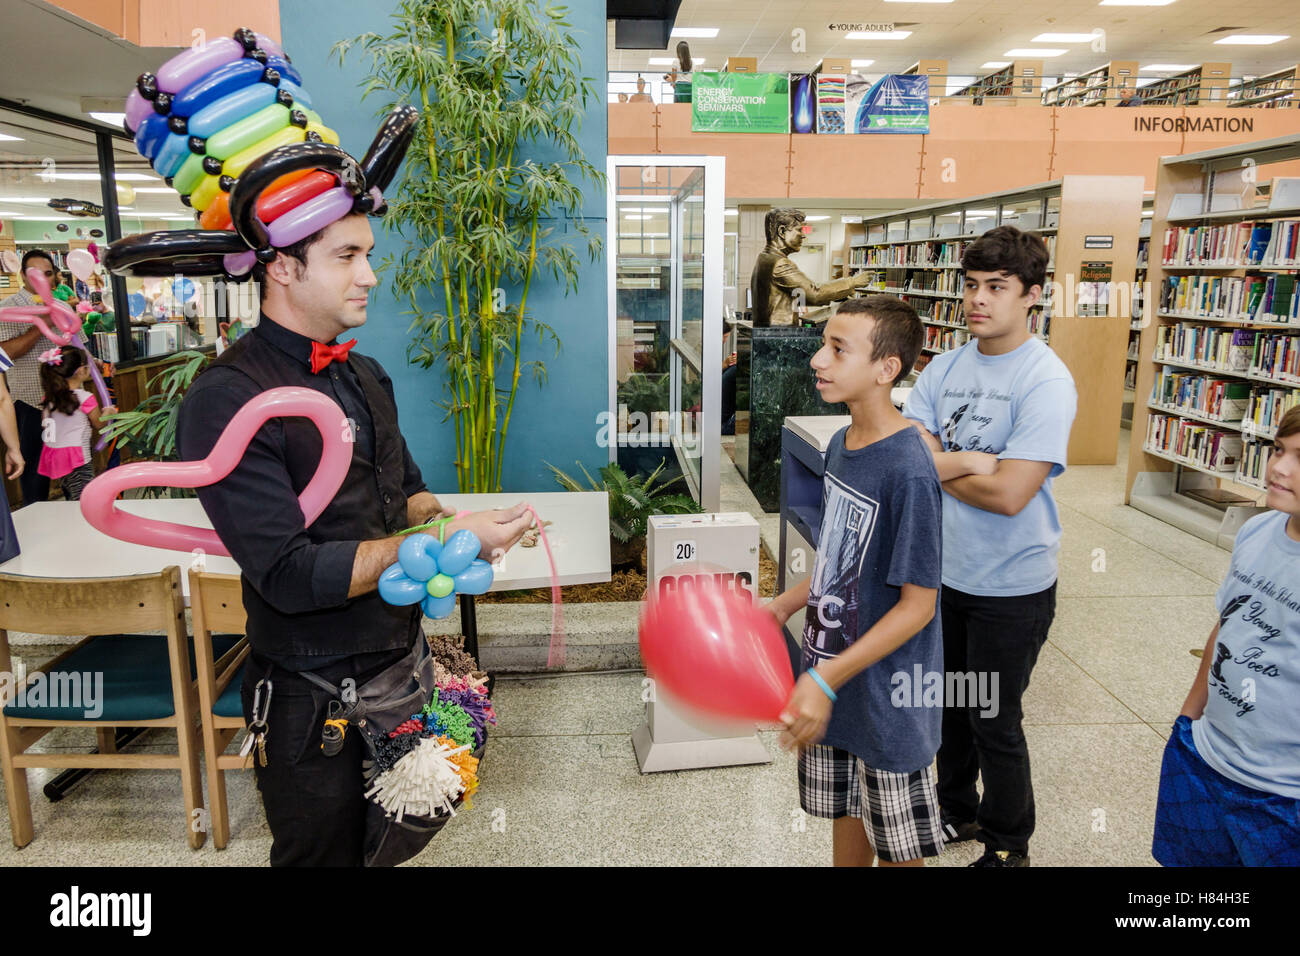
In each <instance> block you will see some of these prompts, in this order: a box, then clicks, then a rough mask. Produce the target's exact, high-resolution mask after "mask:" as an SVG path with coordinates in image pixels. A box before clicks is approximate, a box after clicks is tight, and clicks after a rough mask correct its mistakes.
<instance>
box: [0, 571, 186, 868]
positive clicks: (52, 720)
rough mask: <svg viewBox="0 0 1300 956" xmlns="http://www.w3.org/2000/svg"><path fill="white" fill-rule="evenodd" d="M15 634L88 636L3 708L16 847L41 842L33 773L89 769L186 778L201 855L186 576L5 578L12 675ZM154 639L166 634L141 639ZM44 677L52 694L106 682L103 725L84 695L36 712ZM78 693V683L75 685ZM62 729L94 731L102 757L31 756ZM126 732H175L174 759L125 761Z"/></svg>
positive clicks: (0, 601)
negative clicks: (122, 738) (120, 748)
mask: <svg viewBox="0 0 1300 956" xmlns="http://www.w3.org/2000/svg"><path fill="white" fill-rule="evenodd" d="M10 630H15V631H31V632H35V633H38V634H62V635H88V636H87V637H86V638H85V639H84V640H82V641H80V642H79V643H78V644H77V645H76V646H75V647H73V648H72V649H71V650H69V651H67V652H65V653H63V654H60V655H59V656H58V657H56V658H55V659H54V660H52V661H50V662H49V663H48V664H46V665H45V666H44V667H41V668H37V669H35V670H31V671H29V672H28V674H27V677H26V680H25V681H24V682H23V687H22V693H21V694H20V693H19V688H17V687H15V688H13V693H12V695H11V696H9V699H7V700H5V701H3V706H0V765H3V774H4V786H5V793H6V794H7V796H8V798H9V823H10V828H11V831H12V835H13V841H14V846H17V847H24V846H26V845H27V844H28V843H30V842H31V841H32V837H33V831H32V807H31V802H30V794H29V793H28V790H27V768H28V767H59V768H66V767H89V768H93V769H100V770H107V769H117V770H163V769H168V770H180V773H181V791H182V793H183V795H184V799H185V832H186V835H187V839H188V841H189V844H190V846H191V847H193V848H194V849H198V848H199V847H201V846H202V845H203V841H204V839H205V838H206V834H205V832H204V828H203V827H201V826H196V825H195V824H196V822H197V820H198V818H199V817H200V814H201V813H202V811H203V789H202V785H201V779H200V776H199V741H198V734H197V732H196V729H195V719H194V718H195V709H196V703H195V695H194V681H193V678H192V676H191V668H190V666H189V652H190V647H189V640H188V636H187V635H186V633H185V604H184V598H183V597H182V594H181V573H180V568H178V567H177V566H175V565H172V566H170V567H167V568H164V569H163V570H162V571H160V572H159V573H157V574H140V575H130V576H124V577H113V578H33V577H22V576H18V575H10V574H0V673H4V674H12V673H13V669H12V666H11V660H10V654H9V633H8V632H9V631H10ZM152 630H161V631H162V632H163V634H162V635H161V636H157V635H142V634H140V633H139V632H140V631H152ZM108 635H112V636H108ZM42 674H43V675H46V676H45V677H43V678H42V679H41V681H42V682H43V683H44V684H45V685H47V686H49V687H51V688H53V687H56V686H59V685H62V688H63V690H64V691H65V692H66V691H68V689H69V688H70V687H71V686H73V682H72V681H71V675H90V674H102V679H103V687H102V700H101V701H100V706H101V707H102V710H101V711H100V712H99V714H98V715H97V717H96V718H95V719H90V718H88V717H87V716H86V711H85V707H84V706H83V705H84V703H85V700H84V695H81V696H82V697H83V699H82V700H81V701H79V702H74V701H70V700H69V701H63V702H62V703H61V704H59V705H58V706H49V705H45V704H44V702H43V701H42V702H41V705H40V706H37V705H36V704H35V703H33V702H32V701H31V698H32V697H34V696H35V686H38V685H33V681H35V680H36V679H37V677H38V675H42ZM50 675H67V676H65V677H62V678H59V679H55V678H52V677H51V676H50ZM80 684H81V682H80V680H78V681H77V682H76V686H80ZM28 691H31V693H30V694H28ZM69 696H71V695H69ZM52 703H55V702H52ZM78 710H79V711H80V713H78ZM56 727H94V728H95V733H96V736H97V738H98V741H99V752H98V753H27V749H28V748H29V747H31V746H32V744H34V743H36V741H38V740H40V739H41V738H42V737H44V736H45V735H46V734H48V733H49V732H50V731H51V730H53V729H54V728H56ZM119 727H170V728H172V729H173V730H175V731H176V739H177V749H176V752H175V753H161V754H159V753H118V752H117V747H116V742H115V741H116V737H115V730H116V728H119Z"/></svg>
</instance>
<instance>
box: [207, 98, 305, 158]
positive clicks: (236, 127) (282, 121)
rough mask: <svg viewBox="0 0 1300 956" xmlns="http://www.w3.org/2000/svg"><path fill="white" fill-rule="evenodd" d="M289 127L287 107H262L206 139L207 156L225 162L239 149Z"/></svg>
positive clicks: (274, 104) (276, 105)
mask: <svg viewBox="0 0 1300 956" xmlns="http://www.w3.org/2000/svg"><path fill="white" fill-rule="evenodd" d="M288 125H289V107H287V106H284V105H282V104H280V103H272V104H271V105H270V106H264V107H262V108H261V109H260V110H258V111H257V112H256V113H254V114H253V115H252V116H246V117H244V118H243V119H242V120H240V121H239V122H238V123H231V124H230V125H229V126H227V127H226V128H225V129H223V130H222V131H221V132H220V133H216V134H214V135H212V136H209V137H208V143H207V148H208V155H209V156H215V157H216V158H217V159H219V160H221V161H222V162H225V161H226V160H227V159H229V158H230V157H231V156H234V155H235V154H236V153H237V152H239V151H240V150H241V149H247V148H248V147H249V146H252V145H253V144H254V143H256V142H259V141H260V140H263V139H266V137H268V136H270V135H271V134H272V133H275V132H278V131H279V130H282V129H284V128H285V127H286V126H288Z"/></svg>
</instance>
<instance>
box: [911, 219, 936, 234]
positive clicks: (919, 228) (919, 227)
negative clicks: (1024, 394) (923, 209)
mask: <svg viewBox="0 0 1300 956" xmlns="http://www.w3.org/2000/svg"><path fill="white" fill-rule="evenodd" d="M932 235H934V230H933V229H932V227H931V226H930V217H929V216H920V217H918V218H916V219H911V220H909V221H908V223H907V238H908V239H929V238H930V237H931V236H932Z"/></svg>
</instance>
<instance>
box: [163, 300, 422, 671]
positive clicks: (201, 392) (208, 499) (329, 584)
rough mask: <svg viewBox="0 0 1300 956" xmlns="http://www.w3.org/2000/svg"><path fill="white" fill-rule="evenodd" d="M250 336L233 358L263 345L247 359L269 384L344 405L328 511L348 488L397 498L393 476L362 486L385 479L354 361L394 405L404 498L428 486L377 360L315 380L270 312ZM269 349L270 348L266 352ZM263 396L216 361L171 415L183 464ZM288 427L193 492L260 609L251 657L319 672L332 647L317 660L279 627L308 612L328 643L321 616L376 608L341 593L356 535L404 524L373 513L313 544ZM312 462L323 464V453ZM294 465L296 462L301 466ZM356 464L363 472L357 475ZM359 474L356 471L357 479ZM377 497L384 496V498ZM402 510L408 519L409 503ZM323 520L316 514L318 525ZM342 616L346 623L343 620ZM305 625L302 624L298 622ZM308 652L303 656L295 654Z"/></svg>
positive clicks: (301, 341)
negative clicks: (340, 478) (341, 451)
mask: <svg viewBox="0 0 1300 956" xmlns="http://www.w3.org/2000/svg"><path fill="white" fill-rule="evenodd" d="M247 334H248V336H251V337H255V338H256V339H257V341H256V342H249V343H246V344H245V343H236V345H235V346H232V347H231V349H232V351H233V350H234V349H236V348H239V347H240V346H241V345H246V347H252V346H256V347H258V351H257V352H256V353H254V354H257V355H259V356H260V359H259V360H258V368H259V370H260V371H261V373H262V374H263V375H264V377H265V375H266V374H268V372H267V370H269V374H270V376H271V377H272V378H273V381H272V382H270V383H268V384H271V385H294V386H301V387H307V388H312V389H315V390H316V391H320V392H323V393H325V394H326V395H328V396H330V397H331V398H332V399H334V401H336V402H337V403H338V404H339V406H340V408H342V410H343V413H344V415H345V416H346V417H347V419H349V420H350V424H349V426H348V427H350V428H351V430H352V433H353V439H354V441H355V442H356V448H355V450H354V452H353V466H352V470H351V471H350V472H349V475H348V478H347V480H346V481H345V487H344V488H343V489H341V490H340V492H339V494H338V495H336V498H335V502H332V503H331V505H330V508H335V504H336V503H338V502H339V501H340V499H341V498H342V496H343V495H344V492H347V493H348V494H349V495H351V496H353V498H354V499H355V498H356V496H358V495H359V496H361V500H362V501H364V502H365V503H366V504H370V503H371V502H372V501H375V499H377V498H378V497H380V496H381V495H383V493H384V492H383V487H381V486H389V487H392V490H393V492H394V493H398V492H397V488H396V477H397V476H392V475H391V474H390V475H389V476H381V477H380V478H379V479H378V481H379V483H376V481H374V480H371V481H368V482H367V481H366V480H365V475H366V474H369V472H370V470H371V469H375V470H377V471H378V472H380V473H382V471H383V468H382V466H378V467H377V468H376V466H375V464H374V462H375V448H376V435H375V424H374V419H373V417H372V415H371V411H370V407H369V405H368V403H367V401H366V397H365V392H364V390H363V387H362V384H361V382H360V381H359V379H358V374H357V370H356V368H355V365H356V364H357V363H358V361H364V362H366V363H368V364H367V367H368V368H369V369H371V370H372V371H373V372H374V374H375V378H376V379H377V380H378V383H379V385H380V386H381V387H382V389H383V393H384V395H386V397H387V399H388V401H389V403H390V404H391V406H392V407H393V410H394V414H393V418H392V422H393V431H394V432H396V434H395V435H389V436H385V438H386V444H389V443H390V442H391V440H394V439H395V441H396V442H398V443H399V444H400V449H401V452H400V459H394V460H400V461H401V463H402V474H401V476H400V494H404V495H405V497H407V498H409V497H410V496H411V495H414V494H417V493H418V492H421V491H424V490H426V489H425V484H424V480H423V478H422V477H421V475H420V470H419V468H418V467H417V466H416V464H415V462H414V461H413V460H412V458H411V455H410V451H409V450H408V449H407V447H406V442H405V440H404V439H402V437H401V433H400V431H397V429H396V415H395V406H396V400H395V398H394V395H393V385H392V380H391V379H390V378H389V377H388V375H387V374H386V373H384V371H383V369H382V367H381V366H379V364H378V363H377V362H374V360H373V359H368V358H365V357H363V356H360V355H358V354H357V353H356V351H355V350H354V351H353V353H352V355H351V356H350V358H349V360H348V361H346V362H333V363H331V364H330V365H329V366H327V367H326V368H324V369H322V370H321V372H320V373H319V374H314V373H313V372H312V371H311V366H310V356H311V345H312V341H311V340H310V339H308V338H307V337H306V336H303V335H300V334H299V333H297V332H294V331H291V330H290V329H287V328H285V327H284V326H282V325H279V324H277V323H276V322H275V321H274V320H272V319H271V318H270V317H269V316H265V315H263V316H262V317H261V320H260V322H259V323H258V325H257V326H256V327H254V328H253V329H252V330H250V331H249V332H248V333H247ZM268 344H269V345H270V346H272V347H273V348H271V349H266V348H264V347H263V346H264V345H268ZM261 391H262V389H261V388H259V387H258V385H257V384H256V383H255V382H254V381H253V380H252V379H251V378H249V377H248V375H246V374H244V373H243V372H242V371H240V369H239V368H236V367H232V365H228V364H222V363H221V362H220V361H219V362H218V363H217V364H214V365H213V366H212V367H210V368H208V369H206V370H205V371H204V372H203V374H201V375H200V376H199V377H198V378H197V379H196V380H195V382H194V384H193V385H192V386H191V387H190V389H189V391H188V392H187V393H186V396H185V400H184V402H183V404H182V406H181V410H180V414H179V417H178V420H177V448H178V451H179V453H180V457H181V458H182V459H183V460H195V459H199V458H202V457H205V456H206V455H207V454H208V453H209V452H210V451H211V449H212V447H213V445H215V444H216V441H217V439H218V438H219V437H220V435H221V433H222V431H223V430H224V429H225V427H226V426H227V425H228V424H229V422H230V419H231V418H232V417H233V416H234V414H235V412H237V411H238V410H239V409H240V408H242V407H243V406H244V405H245V404H246V403H247V402H248V401H249V400H250V399H252V398H253V397H254V396H256V395H257V394H259V392H261ZM288 421H292V420H291V419H270V420H269V421H268V422H267V423H266V424H265V425H263V426H262V428H261V429H260V430H259V431H258V433H257V435H256V436H255V437H254V438H253V440H252V441H251V442H250V443H249V445H248V448H247V449H246V451H245V452H244V455H243V457H242V459H241V460H240V463H239V465H238V466H237V467H236V468H235V469H234V470H233V471H232V472H231V473H230V474H229V475H228V476H227V477H226V478H224V479H223V480H222V481H220V482H218V483H216V484H214V485H209V486H207V487H204V488H200V489H198V494H199V499H200V501H202V503H203V508H204V510H205V511H206V512H207V515H208V518H209V519H210V520H211V521H212V526H213V528H214V529H215V530H216V532H217V534H218V536H219V537H220V538H221V540H222V542H223V543H224V544H225V545H226V547H227V549H229V551H230V553H231V555H232V556H233V557H234V558H235V560H236V561H237V562H238V563H239V566H240V570H241V572H242V574H243V577H244V579H245V587H246V588H247V587H248V586H251V587H252V588H253V589H254V590H255V591H256V592H257V597H259V598H260V599H261V600H260V602H256V603H259V604H261V605H262V606H261V607H260V608H259V613H257V614H256V615H255V614H254V609H253V608H251V607H250V608H249V637H250V641H251V642H252V644H253V649H254V652H255V653H258V654H259V656H261V657H263V658H264V659H268V660H274V661H276V662H277V663H280V664H281V665H282V666H284V667H286V668H287V669H290V670H307V669H318V668H319V667H321V666H323V665H326V664H331V663H335V662H337V661H339V660H340V659H341V658H342V657H343V656H344V655H342V654H340V653H338V652H335V653H331V652H330V651H329V650H328V649H326V650H324V653H321V654H312V653H311V650H312V649H311V648H309V647H307V646H306V645H305V644H304V640H305V639H304V638H303V636H302V630H303V629H302V628H301V627H299V629H298V630H299V636H298V637H297V639H296V640H297V646H289V645H287V644H277V643H276V641H275V637H276V633H277V631H283V630H289V629H292V626H293V625H294V623H295V622H293V621H291V620H289V619H291V618H293V617H295V616H305V615H311V616H312V617H311V622H312V626H313V627H316V628H318V629H320V630H321V631H322V632H323V633H322V637H323V638H324V637H326V636H327V635H326V634H325V633H324V632H328V631H330V630H331V628H330V625H331V621H332V619H331V617H330V615H329V614H328V613H325V614H322V613H321V612H328V611H329V609H335V608H338V609H342V608H343V607H344V606H346V605H349V604H351V603H355V602H358V601H362V600H366V599H367V598H368V599H370V600H371V601H378V597H377V595H376V594H374V593H372V594H370V595H366V596H362V597H358V598H354V599H351V600H350V599H349V598H348V590H349V588H350V587H351V583H352V566H353V563H354V560H355V558H356V552H357V547H358V546H359V545H360V543H361V541H362V540H366V539H367V538H379V537H383V536H385V534H386V533H392V532H394V531H397V530H401V528H391V527H387V528H386V527H384V526H383V523H382V519H381V521H380V523H378V524H376V522H375V521H374V519H373V516H372V517H371V518H370V520H369V524H367V525H366V528H367V530H368V531H369V532H370V533H369V534H368V535H362V536H360V537H357V538H355V539H352V538H343V539H337V540H318V539H319V538H320V537H321V535H320V534H319V533H309V531H308V529H307V528H306V527H305V526H304V522H303V515H302V510H301V508H300V506H299V504H298V494H299V491H300V490H301V489H298V490H295V487H294V484H295V481H294V478H293V476H291V474H290V471H291V468H290V467H289V462H288V461H287V455H288V454H289V452H288V447H289V446H288V444H287V442H286V437H285V436H286V426H285V424H284V423H285V422H288ZM309 427H310V426H309ZM317 440H319V438H318V436H317ZM316 460H319V457H318V456H317V458H316ZM295 464H298V465H301V462H298V463H295ZM359 468H361V469H362V470H360V471H359V470H358V469H359ZM359 474H360V475H361V476H362V478H361V479H360V480H359V479H358V475H359ZM299 480H301V477H299ZM349 483H351V484H352V487H351V488H349V487H348V484H349ZM383 500H384V501H388V500H389V499H388V497H384V499H383ZM376 504H377V505H378V508H381V509H382V508H383V507H384V506H383V504H382V503H379V502H376ZM402 512H403V514H404V508H403V509H402ZM329 513H330V509H327V513H326V514H329ZM325 517H326V515H322V518H325ZM336 517H337V516H336ZM390 523H391V522H390ZM372 525H373V526H374V527H371V526H372ZM405 526H406V525H402V526H401V527H405ZM313 530H316V529H313ZM263 602H264V604H263ZM250 603H252V602H250V601H249V600H248V599H247V597H246V600H245V605H246V607H248V605H249V604H250ZM387 610H389V611H395V610H397V609H392V608H387ZM402 610H403V611H405V610H408V609H402ZM255 618H256V619H255ZM338 620H339V621H340V623H341V621H342V618H341V617H340V618H339V619H338ZM302 623H303V622H302V621H299V622H297V624H299V625H301V624H302ZM417 623H418V622H417ZM375 624H376V626H377V627H388V628H389V629H391V628H393V627H394V626H395V625H394V620H391V619H390V620H386V621H378V620H377V621H376V622H375ZM346 626H347V627H349V628H352V629H353V630H354V632H355V628H356V622H355V621H351V622H348V623H347V625H346ZM355 636H356V637H357V638H358V641H357V645H356V646H357V649H358V650H359V651H360V650H363V649H365V650H369V651H373V650H374V648H373V647H372V648H364V644H365V638H366V635H364V634H356V635H355ZM328 637H329V640H330V641H332V642H333V643H334V644H335V645H337V644H338V642H339V639H340V638H339V637H338V636H337V635H335V634H329V635H328ZM372 643H373V641H372ZM349 646H352V645H351V644H349ZM336 650H337V648H336ZM303 651H305V652H307V653H306V654H304V653H300V652H303ZM349 656H350V655H349Z"/></svg>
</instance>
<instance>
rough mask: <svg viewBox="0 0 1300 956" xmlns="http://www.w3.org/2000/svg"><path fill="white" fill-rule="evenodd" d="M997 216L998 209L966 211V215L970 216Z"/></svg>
mask: <svg viewBox="0 0 1300 956" xmlns="http://www.w3.org/2000/svg"><path fill="white" fill-rule="evenodd" d="M997 214H998V211H997V210H996V209H967V210H966V215H968V216H996V215H997Z"/></svg>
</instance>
